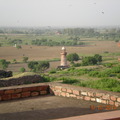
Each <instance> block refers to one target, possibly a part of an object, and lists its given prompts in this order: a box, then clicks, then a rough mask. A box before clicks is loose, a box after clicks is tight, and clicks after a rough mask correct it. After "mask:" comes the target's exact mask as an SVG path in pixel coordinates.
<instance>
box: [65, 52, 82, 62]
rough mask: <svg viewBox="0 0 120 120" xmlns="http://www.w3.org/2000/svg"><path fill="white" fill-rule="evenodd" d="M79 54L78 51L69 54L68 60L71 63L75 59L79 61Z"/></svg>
mask: <svg viewBox="0 0 120 120" xmlns="http://www.w3.org/2000/svg"><path fill="white" fill-rule="evenodd" d="M79 59H80V58H79V55H78V54H77V53H71V54H69V55H67V60H68V61H70V62H71V63H73V62H74V61H78V60H79Z"/></svg>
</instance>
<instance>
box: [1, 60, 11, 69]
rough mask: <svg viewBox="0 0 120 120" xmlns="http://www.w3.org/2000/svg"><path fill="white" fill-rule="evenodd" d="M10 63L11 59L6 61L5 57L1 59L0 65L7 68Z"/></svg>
mask: <svg viewBox="0 0 120 120" xmlns="http://www.w3.org/2000/svg"><path fill="white" fill-rule="evenodd" d="M9 64H10V62H9V61H6V60H5V59H1V60H0V67H1V68H2V69H6V68H7V67H8V65H9Z"/></svg>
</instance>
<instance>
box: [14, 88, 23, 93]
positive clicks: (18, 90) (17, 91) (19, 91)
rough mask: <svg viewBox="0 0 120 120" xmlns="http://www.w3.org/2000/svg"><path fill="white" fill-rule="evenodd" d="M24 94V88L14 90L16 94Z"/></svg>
mask: <svg viewBox="0 0 120 120" xmlns="http://www.w3.org/2000/svg"><path fill="white" fill-rule="evenodd" d="M21 92H22V88H18V89H15V90H14V93H21Z"/></svg>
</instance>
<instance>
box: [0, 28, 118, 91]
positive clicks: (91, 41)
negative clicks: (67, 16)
mask: <svg viewBox="0 0 120 120" xmlns="http://www.w3.org/2000/svg"><path fill="white" fill-rule="evenodd" d="M76 30H78V31H77V32H76ZM82 30H83V29H82ZM84 30H85V31H86V33H87V34H84V32H83V33H82V34H80V35H79V32H80V33H81V29H75V30H74V29H72V30H71V29H67V34H66V31H65V30H64V31H62V30H60V32H57V33H56V30H52V31H49V30H48V31H47V32H44V33H41V34H35V33H34V31H32V32H33V33H29V34H28V33H27V34H26V33H24V32H23V33H20V34H18V33H11V32H10V31H9V32H10V33H9V32H8V31H7V33H6V34H5V33H4V34H3V33H1V34H0V45H1V46H0V59H5V60H7V61H10V62H11V64H10V65H9V67H8V68H7V70H10V71H13V73H14V75H16V74H19V73H20V68H22V67H24V68H25V69H26V71H27V72H29V71H30V69H29V68H28V65H27V63H25V62H23V57H28V62H29V61H49V62H50V68H49V69H48V70H47V71H46V72H45V73H44V74H45V75H47V76H49V77H51V80H53V81H54V80H58V81H61V80H64V81H63V82H68V83H69V82H70V83H71V82H72V81H73V80H74V81H73V84H74V82H75V81H81V80H82V81H88V80H100V79H101V76H102V77H103V78H104V76H105V77H107V78H108V79H109V78H113V79H117V80H119V71H117V73H114V72H113V73H112V72H111V71H109V74H108V76H106V75H107V71H108V68H107V67H106V66H105V65H104V64H106V63H108V64H109V63H113V66H114V64H115V66H119V62H118V58H119V57H120V48H119V46H118V42H119V37H120V36H119V34H118V33H116V34H114V35H113V36H112V35H111V30H109V31H107V32H105V31H106V30H100V31H99V34H98V32H95V31H93V30H92V31H91V29H90V30H86V29H84ZM73 31H74V32H73ZM29 32H30V31H29ZM114 32H115V31H113V33H114ZM103 35H104V36H103ZM15 44H16V45H19V46H20V48H17V47H15ZM62 46H65V47H66V50H67V53H68V54H70V53H77V54H78V55H79V57H80V60H79V61H78V63H81V62H82V58H83V57H86V56H94V55H95V54H99V55H101V56H102V63H101V64H100V65H92V66H79V67H77V68H74V67H73V68H70V70H69V69H68V70H63V71H57V70H56V68H57V66H59V65H60V53H61V48H62ZM14 60H15V61H16V62H15V63H14ZM68 65H69V66H71V64H70V63H69V62H68ZM113 66H112V65H111V67H110V68H109V69H111V68H112V67H113ZM84 69H87V70H88V72H85V71H84ZM52 70H53V71H55V73H54V74H52V72H51V71H52ZM89 70H92V71H91V72H90V71H89ZM100 71H103V72H100ZM84 72H85V73H84ZM105 72H106V73H105ZM74 73H75V74H74ZM95 73H97V75H96V76H95V75H93V74H95ZM98 73H99V74H98ZM92 75H93V76H92ZM69 78H71V79H73V80H71V81H69ZM51 80H50V81H51ZM88 83H90V82H88ZM93 83H94V82H93ZM93 83H92V84H93ZM76 84H77V83H76ZM85 84H86V83H79V85H85ZM90 84H91V83H90ZM88 87H89V85H88ZM118 87H119V86H118ZM116 91H119V89H117V90H116Z"/></svg>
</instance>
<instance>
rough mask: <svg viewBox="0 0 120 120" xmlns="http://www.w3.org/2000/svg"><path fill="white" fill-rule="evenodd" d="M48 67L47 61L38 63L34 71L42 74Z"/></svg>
mask: <svg viewBox="0 0 120 120" xmlns="http://www.w3.org/2000/svg"><path fill="white" fill-rule="evenodd" d="M49 67H50V64H49V62H48V61H40V62H39V63H38V65H37V66H36V70H37V71H40V72H44V71H45V70H47V69H48V68H49Z"/></svg>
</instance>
